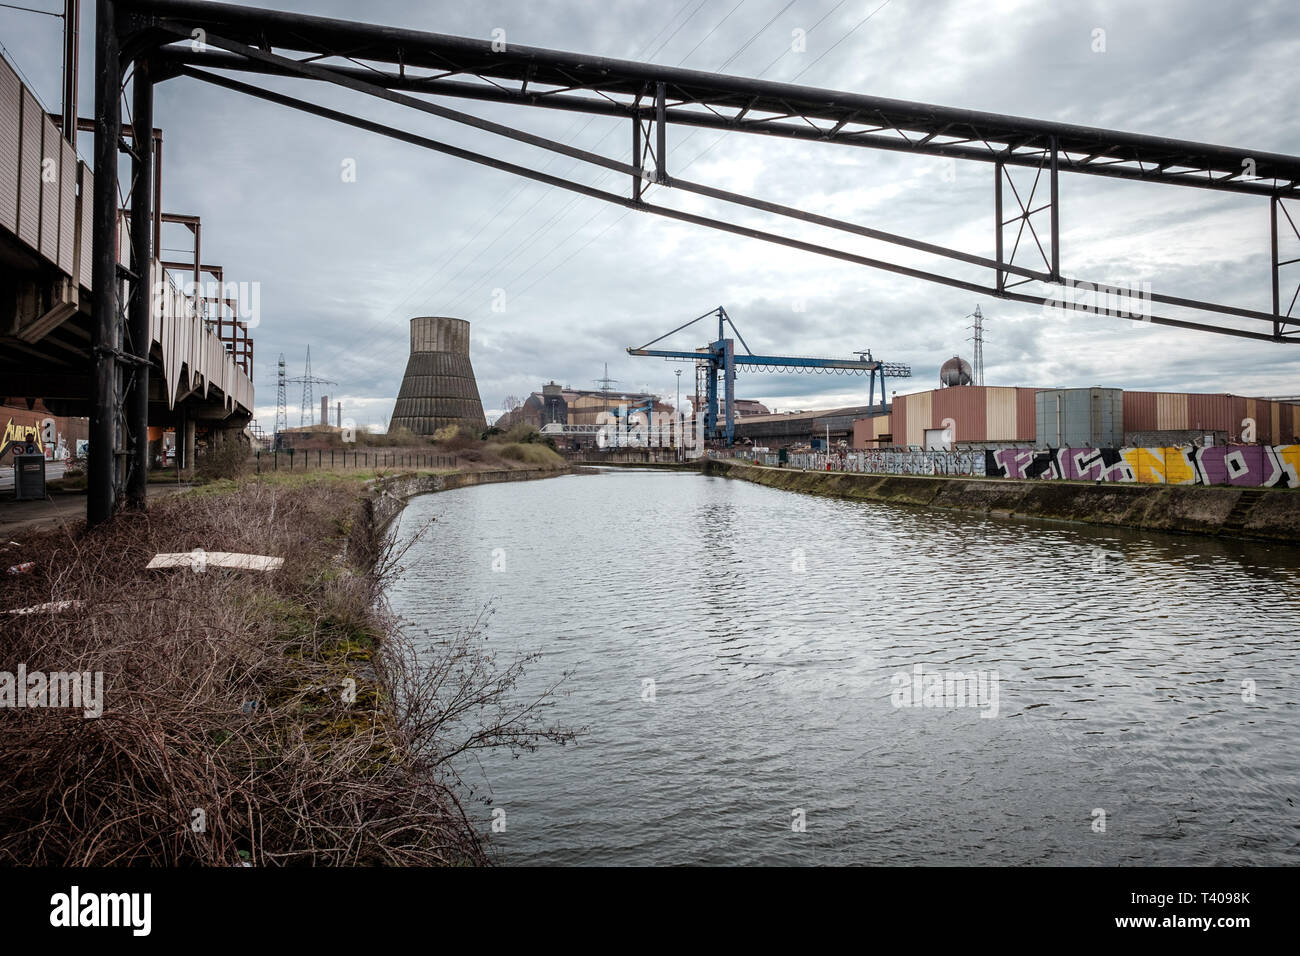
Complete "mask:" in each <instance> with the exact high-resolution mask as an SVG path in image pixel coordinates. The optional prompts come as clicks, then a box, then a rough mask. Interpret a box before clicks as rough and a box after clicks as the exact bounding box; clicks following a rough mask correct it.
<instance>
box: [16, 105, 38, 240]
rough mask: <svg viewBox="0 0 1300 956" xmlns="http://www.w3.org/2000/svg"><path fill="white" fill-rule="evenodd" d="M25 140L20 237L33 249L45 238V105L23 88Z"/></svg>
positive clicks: (21, 164)
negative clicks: (43, 186)
mask: <svg viewBox="0 0 1300 956" xmlns="http://www.w3.org/2000/svg"><path fill="white" fill-rule="evenodd" d="M21 99H22V110H23V118H22V124H21V129H22V140H21V143H20V146H19V148H20V156H19V159H18V238H19V239H21V240H22V241H23V242H25V243H27V244H28V245H29V246H31V247H32V248H33V249H36V248H39V242H40V238H41V116H42V115H43V114H42V113H41V108H40V106H39V105H38V104H37V102H36V97H34V96H32V94H30V93H28V92H27V90H26V89H23V91H22V94H21Z"/></svg>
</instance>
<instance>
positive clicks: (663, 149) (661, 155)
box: [655, 83, 668, 186]
mask: <svg viewBox="0 0 1300 956" xmlns="http://www.w3.org/2000/svg"><path fill="white" fill-rule="evenodd" d="M667 143H668V94H667V89H666V87H665V86H664V84H662V83H656V84H655V182H657V183H658V184H659V185H660V186H666V185H668V163H667Z"/></svg>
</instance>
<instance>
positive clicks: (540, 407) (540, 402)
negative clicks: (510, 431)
mask: <svg viewBox="0 0 1300 956" xmlns="http://www.w3.org/2000/svg"><path fill="white" fill-rule="evenodd" d="M651 403H653V408H654V411H655V412H656V413H657V414H666V413H669V412H672V411H673V406H672V405H671V404H670V403H668V402H665V401H663V400H662V399H661V398H660V397H659V396H658V395H655V394H652V393H650V392H619V391H615V390H613V389H581V388H570V387H569V386H567V385H560V384H558V383H557V382H554V381H551V382H547V383H546V384H545V385H543V386H542V390H541V391H540V392H533V393H532V394H531V395H529V396H528V397H527V398H526V399H524V401H523V403H522V404H521V405H519V406H518V407H517V408H513V409H509V410H507V411H506V412H505V414H503V415H502V416H501V417H500V418H498V419H497V421H496V427H498V428H511V427H513V426H515V425H518V424H521V423H523V424H528V425H532V426H533V427H534V428H539V429H540V428H542V427H544V426H546V425H552V424H559V425H599V424H601V420H600V416H601V413H612V412H614V411H615V410H617V409H618V408H620V407H627V408H628V409H633V408H644V407H645V406H646V405H648V404H651ZM733 407H734V409H735V413H736V415H737V418H738V419H748V418H750V417H752V416H757V415H767V414H768V410H767V408H766V407H765V406H764V405H762V404H761V403H760V402H757V401H755V400H753V399H744V398H738V399H735V400H734V402H733Z"/></svg>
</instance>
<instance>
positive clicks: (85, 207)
mask: <svg viewBox="0 0 1300 956" xmlns="http://www.w3.org/2000/svg"><path fill="white" fill-rule="evenodd" d="M77 168H78V170H79V171H80V173H81V188H80V189H79V190H78V191H77V235H78V238H79V240H80V243H81V249H80V250H79V252H78V256H79V258H80V263H79V268H80V270H81V272H80V274H79V275H78V276H77V282H78V283H80V284H81V286H82V287H83V288H86V289H89V288H90V269H91V262H92V257H91V237H92V235H93V233H94V230H93V229H92V228H91V218H92V216H93V210H92V209H91V207H92V206H93V205H94V203H93V202H92V201H91V200H92V197H93V196H94V195H95V174H94V173H92V172H91V171H90V167H89V166H87V165H86V164H85V163H80V164H78V167H77Z"/></svg>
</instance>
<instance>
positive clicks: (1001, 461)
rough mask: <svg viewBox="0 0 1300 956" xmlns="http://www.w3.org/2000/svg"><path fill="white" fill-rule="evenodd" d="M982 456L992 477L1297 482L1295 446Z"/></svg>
mask: <svg viewBox="0 0 1300 956" xmlns="http://www.w3.org/2000/svg"><path fill="white" fill-rule="evenodd" d="M984 461H985V474H986V475H987V476H989V477H995V478H1064V479H1067V480H1073V481H1119V482H1138V483H1141V484H1168V485H1242V486H1254V487H1266V488H1273V487H1278V488H1296V487H1300V445H1211V446H1209V447H1206V448H1196V447H1193V446H1191V445H1185V446H1183V447H1180V448H1052V449H1048V450H1046V451H1036V450H1032V449H1026V448H1009V449H1002V450H999V451H986V452H985V453H984Z"/></svg>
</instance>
